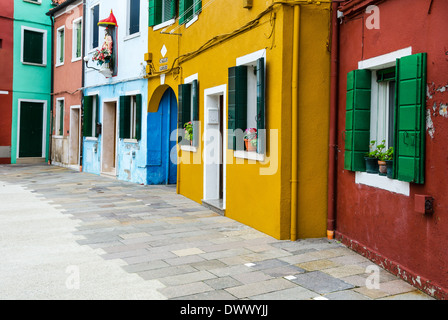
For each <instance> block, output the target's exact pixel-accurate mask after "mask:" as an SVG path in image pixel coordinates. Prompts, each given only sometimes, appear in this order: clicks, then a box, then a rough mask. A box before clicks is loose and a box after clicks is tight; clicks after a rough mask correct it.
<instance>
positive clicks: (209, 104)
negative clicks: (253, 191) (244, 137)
mask: <svg viewBox="0 0 448 320" xmlns="http://www.w3.org/2000/svg"><path fill="white" fill-rule="evenodd" d="M219 96H223V103H222V109H219ZM216 98H217V99H216ZM216 100H218V103H216ZM226 106H227V85H226V84H223V85H220V86H216V87H213V88H208V89H205V90H204V139H205V138H206V135H207V130H208V129H209V125H208V124H207V122H208V121H207V119H208V117H209V110H210V109H216V108H218V109H219V117H220V121H222V128H223V136H222V139H221V147H220V148H219V149H220V152H221V156H222V161H223V163H222V166H223V169H222V170H223V173H222V180H223V181H222V189H223V190H222V205H223V207H222V208H221V209H223V210H225V209H226V180H227V179H226V164H227V159H226V157H227V152H226V151H227V148H226V146H227V116H226V115H227V113H226V110H227V109H226ZM218 127H219V124H218ZM207 151H208V148H207V144H206V143H205V142H204V169H203V170H204V180H203V184H204V188H203V199H204V200H216V199H209V198H208V197H209V193H210V188H208V187H209V186H208V182H207V178H208V175H209V174H208V173H207V171H208V170H207V154H208V152H207ZM217 176H218V177H217V180H218V183H217V185H218V192H219V183H220V181H219V170H218V175H217ZM212 187H216V185H214V186H212Z"/></svg>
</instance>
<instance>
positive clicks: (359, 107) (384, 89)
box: [344, 53, 426, 184]
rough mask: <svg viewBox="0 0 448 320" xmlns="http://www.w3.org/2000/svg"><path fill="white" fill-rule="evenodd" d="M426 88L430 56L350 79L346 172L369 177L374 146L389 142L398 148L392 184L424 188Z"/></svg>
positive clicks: (400, 61)
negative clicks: (367, 157)
mask: <svg viewBox="0 0 448 320" xmlns="http://www.w3.org/2000/svg"><path fill="white" fill-rule="evenodd" d="M372 74H373V75H374V77H372ZM375 75H376V77H375ZM425 83H426V54H425V53H421V54H414V55H409V56H405V57H401V58H399V59H397V60H396V66H395V67H393V68H386V69H381V70H376V69H375V70H374V69H372V70H354V71H352V72H350V73H349V74H348V75H347V96H346V97H347V106H346V129H345V157H344V168H345V169H346V170H351V171H365V164H364V160H363V158H364V155H365V153H367V152H368V151H369V144H370V141H371V140H372V139H373V140H375V139H376V140H377V143H380V140H384V141H385V142H386V146H387V148H388V147H393V148H394V157H393V163H394V174H393V178H395V179H398V180H400V181H405V182H413V183H419V184H422V183H424V161H425V116H426V114H425V105H426V93H425V88H426V86H425ZM371 110H372V112H371ZM371 125H372V127H371Z"/></svg>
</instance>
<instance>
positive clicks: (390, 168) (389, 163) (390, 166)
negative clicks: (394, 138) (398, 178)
mask: <svg viewBox="0 0 448 320" xmlns="http://www.w3.org/2000/svg"><path fill="white" fill-rule="evenodd" d="M393 159H394V148H393V147H389V149H387V151H386V153H385V156H384V161H386V167H387V177H388V178H389V179H393V178H394V160H393Z"/></svg>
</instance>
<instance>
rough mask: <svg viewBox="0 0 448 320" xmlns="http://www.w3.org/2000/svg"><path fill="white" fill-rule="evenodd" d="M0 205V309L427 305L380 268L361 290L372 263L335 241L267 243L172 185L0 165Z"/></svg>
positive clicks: (271, 240)
mask: <svg viewBox="0 0 448 320" xmlns="http://www.w3.org/2000/svg"><path fill="white" fill-rule="evenodd" d="M0 204H1V205H0V256H1V257H2V259H3V260H2V261H4V262H2V264H0V283H2V285H1V286H0V299H5V300H7V299H23V298H24V299H40V298H42V299H150V300H166V299H173V300H177V299H180V300H233V299H237V300H251V299H253V300H266V299H267V300H319V299H322V300H363V299H391V300H399V299H404V300H406V299H409V300H419V299H423V300H424V299H427V300H431V299H433V298H431V297H430V296H428V295H425V294H423V293H421V292H420V291H418V290H416V289H415V288H414V287H412V286H411V285H410V284H408V283H407V282H405V281H403V280H402V279H399V278H397V277H395V276H394V275H392V274H390V273H388V272H386V271H385V270H383V269H381V268H379V270H380V288H379V289H369V288H368V287H367V282H368V281H367V279H368V276H369V273H368V272H367V270H366V268H367V267H368V266H371V265H373V263H372V262H370V261H369V260H367V259H366V258H364V257H362V256H360V255H358V254H356V253H355V252H353V251H351V250H349V249H348V248H346V247H345V246H344V245H342V244H341V243H338V242H337V241H334V240H328V239H326V238H320V239H300V240H298V241H294V242H292V241H285V240H276V239H274V238H272V237H270V236H268V235H266V234H263V233H262V232H259V231H257V230H254V229H252V228H250V227H248V226H246V225H243V224H241V223H239V222H237V221H234V220H231V219H229V218H227V217H225V216H221V215H219V214H217V213H215V212H213V211H211V210H209V209H208V208H206V207H204V206H202V205H201V204H199V203H196V202H194V201H191V200H190V199H187V198H185V197H183V196H181V195H179V194H176V188H175V187H174V186H144V185H138V184H134V183H130V182H124V181H119V180H116V179H111V178H109V177H103V176H98V175H93V174H88V173H83V172H78V171H73V170H70V169H67V168H61V167H56V166H49V165H42V164H40V165H0ZM67 271H68V273H67ZM78 271H79V275H80V278H79V279H80V286H79V288H78V289H73V288H71V287H73V284H76V281H75V280H77V278H76V277H73V275H76V272H78ZM70 272H71V273H70ZM70 286H71V287H70ZM69 287H70V288H69Z"/></svg>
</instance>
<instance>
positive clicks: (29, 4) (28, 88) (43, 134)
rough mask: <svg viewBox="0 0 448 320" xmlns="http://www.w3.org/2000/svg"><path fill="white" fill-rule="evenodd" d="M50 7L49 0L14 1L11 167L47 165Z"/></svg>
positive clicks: (49, 100) (48, 145)
mask: <svg viewBox="0 0 448 320" xmlns="http://www.w3.org/2000/svg"><path fill="white" fill-rule="evenodd" d="M51 7H52V2H51V1H50V0H35V1H14V37H13V39H14V59H13V97H12V122H11V163H26V162H45V161H48V150H49V147H50V139H49V136H50V106H51V98H50V91H51V41H50V39H51V23H50V20H49V19H48V17H47V16H46V15H45V13H46V12H47V11H48V10H50V9H51Z"/></svg>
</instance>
